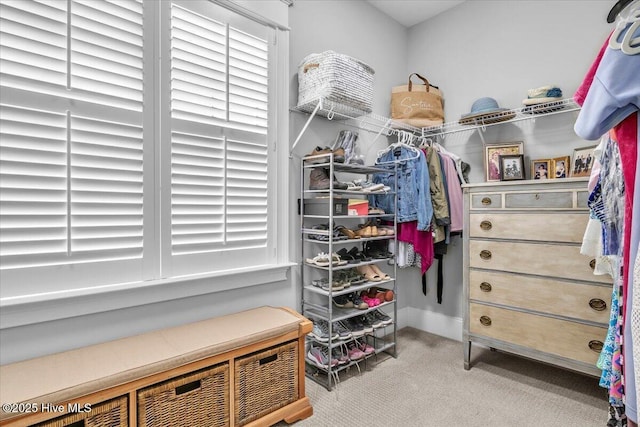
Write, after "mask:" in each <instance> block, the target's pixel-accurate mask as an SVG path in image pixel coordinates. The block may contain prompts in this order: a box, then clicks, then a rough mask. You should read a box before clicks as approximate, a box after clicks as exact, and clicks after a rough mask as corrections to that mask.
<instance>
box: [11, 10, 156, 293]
mask: <svg viewBox="0 0 640 427" xmlns="http://www.w3.org/2000/svg"><path fill="white" fill-rule="evenodd" d="M142 13H143V8H142V2H141V1H138V0H117V1H95V0H89V1H79V0H72V1H70V2H67V1H60V0H49V1H44V0H43V1H5V0H3V1H2V2H1V3H0V31H2V37H1V38H0V45H1V55H0V71H1V74H0V89H1V90H2V95H3V97H2V100H1V101H0V102H2V105H0V166H1V169H0V202H1V203H2V205H1V207H0V269H1V271H2V273H3V276H2V277H3V278H4V279H6V278H10V279H12V280H11V281H10V282H13V281H20V283H16V284H15V285H14V284H13V283H12V284H10V285H5V280H3V288H2V291H3V297H5V296H11V295H14V294H16V295H17V294H20V293H24V289H30V288H31V287H33V288H34V289H37V286H38V283H37V282H38V281H39V282H41V281H42V278H43V277H47V278H48V279H50V280H51V283H48V284H47V289H48V290H51V291H56V290H68V289H73V288H75V287H78V286H82V287H85V286H91V285H92V284H103V283H114V280H115V281H116V282H117V281H122V280H140V279H141V278H142V277H141V267H140V265H141V263H142V257H143V246H144V236H143V233H142V230H143V218H144V212H143V169H142V165H143V127H144V124H143V114H142V112H143V38H142V16H143V15H142ZM96 263H101V266H96ZM73 265H76V267H72V266H73ZM100 268H104V269H105V270H107V271H108V270H112V271H117V273H115V274H113V275H111V276H109V275H107V276H101V275H96V274H94V275H92V274H87V272H88V271H92V272H94V273H95V272H98V271H100ZM49 273H51V274H49ZM22 275H24V276H22ZM43 275H44V276H43ZM92 276H94V277H92ZM12 285H14V286H12Z"/></svg>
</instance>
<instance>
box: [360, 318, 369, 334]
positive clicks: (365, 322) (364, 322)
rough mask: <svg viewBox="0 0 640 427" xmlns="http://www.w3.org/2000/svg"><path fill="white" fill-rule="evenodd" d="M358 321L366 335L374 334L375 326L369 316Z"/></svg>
mask: <svg viewBox="0 0 640 427" xmlns="http://www.w3.org/2000/svg"><path fill="white" fill-rule="evenodd" d="M358 320H359V321H360V322H362V326H363V328H364V333H365V334H372V333H373V324H372V323H371V322H370V321H369V319H368V318H367V316H359V317H358Z"/></svg>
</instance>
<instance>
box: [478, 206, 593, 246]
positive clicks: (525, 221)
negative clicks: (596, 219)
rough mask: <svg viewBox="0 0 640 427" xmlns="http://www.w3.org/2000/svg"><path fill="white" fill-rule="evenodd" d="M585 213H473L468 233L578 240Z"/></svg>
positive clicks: (565, 240) (541, 239) (568, 240)
mask: <svg viewBox="0 0 640 427" xmlns="http://www.w3.org/2000/svg"><path fill="white" fill-rule="evenodd" d="M588 221H589V214H588V213H586V212H585V213H548V214H543V215H541V214H539V213H524V214H516V213H474V214H471V215H469V235H470V236H471V237H481V238H499V239H522V240H539V241H543V242H568V243H581V242H582V238H583V237H584V230H585V228H586V227H587V222H588Z"/></svg>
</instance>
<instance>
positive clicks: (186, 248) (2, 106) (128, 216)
mask: <svg viewBox="0 0 640 427" xmlns="http://www.w3.org/2000/svg"><path fill="white" fill-rule="evenodd" d="M214 3H215V2H212V1H209V0H187V1H182V0H173V1H169V0H166V1H156V0H0V91H1V97H0V292H1V295H0V306H3V305H4V304H9V303H10V304H13V303H22V302H25V301H42V300H46V299H48V298H50V297H55V298H58V297H60V298H64V297H66V296H73V295H86V294H92V293H99V292H101V291H103V290H104V291H115V290H118V289H125V288H129V287H135V286H138V285H139V284H141V283H143V284H145V285H148V284H157V283H160V282H162V283H165V281H166V282H167V283H170V282H172V281H173V280H174V278H175V277H177V276H181V277H184V276H190V275H196V274H197V275H201V274H218V273H220V274H228V273H229V272H234V273H235V272H239V271H240V270H239V269H243V270H244V269H247V268H248V267H251V268H253V269H257V270H260V271H262V270H263V269H264V270H267V269H268V270H272V269H273V267H278V268H280V267H281V265H278V264H279V262H281V261H282V260H283V259H284V257H283V255H282V254H283V253H285V252H286V251H285V250H284V249H277V248H276V245H275V242H276V240H277V239H276V238H275V237H276V235H275V233H274V230H273V229H274V226H273V225H274V224H275V221H276V219H277V217H276V215H275V212H276V209H275V208H276V205H275V203H276V201H277V198H276V196H277V192H276V188H277V187H276V186H275V185H274V183H275V182H276V180H277V177H278V174H277V173H276V172H277V168H276V167H274V166H276V165H277V157H276V155H275V146H274V143H275V137H274V135H275V133H274V131H276V130H277V129H276V118H277V117H276V115H275V112H274V108H272V106H273V105H278V103H277V102H276V101H277V97H276V93H277V91H275V90H274V88H276V89H277V87H278V86H277V85H276V83H275V81H276V80H274V79H272V78H270V77H271V76H272V75H273V74H274V72H273V71H274V69H275V67H276V66H277V65H278V64H279V65H280V66H284V62H276V61H275V59H276V58H277V55H274V54H275V53H276V52H286V45H282V46H278V49H276V34H277V31H278V30H276V29H275V28H274V26H273V25H274V24H273V21H269V20H268V18H267V20H261V19H260V17H261V16H262V15H256V14H255V13H254V14H252V13H253V12H251V13H249V12H247V11H250V10H252V8H253V5H254V4H255V5H258V3H251V2H250V3H247V6H250V7H245V6H240V7H238V6H237V5H236V4H235V3H236V2H221V3H222V4H224V5H225V7H222V6H219V5H216V4H214ZM267 3H271V2H260V3H259V4H260V7H259V8H264V7H266V8H267V9H270V8H271V9H274V8H275V9H278V10H279V11H280V12H286V6H285V5H283V4H282V3H281V2H279V1H278V2H275V3H277V4H273V5H272V6H268V7H267ZM275 6H277V7H275ZM228 7H230V8H231V9H229V8H228ZM234 8H236V9H234ZM278 25H280V24H277V25H276V26H278ZM283 81H284V79H282V78H281V79H280V82H281V84H284V83H283ZM282 105H283V104H281V106H282ZM281 120H282V119H281ZM285 127H286V126H284V125H283V126H282V129H284V128H285ZM280 173H281V174H282V173H283V172H282V171H281V172H280ZM283 176H286V174H283ZM279 251H280V252H279ZM261 266H263V267H261ZM256 277H258V275H257V274H256ZM167 279H168V280H167ZM254 283H256V282H255V281H254ZM143 288H145V289H146V287H143Z"/></svg>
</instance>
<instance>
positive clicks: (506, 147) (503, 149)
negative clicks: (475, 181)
mask: <svg viewBox="0 0 640 427" xmlns="http://www.w3.org/2000/svg"><path fill="white" fill-rule="evenodd" d="M516 154H524V141H515V142H496V143H490V144H485V145H484V178H485V181H487V182H490V181H500V180H501V179H500V161H499V156H500V155H516Z"/></svg>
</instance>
